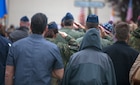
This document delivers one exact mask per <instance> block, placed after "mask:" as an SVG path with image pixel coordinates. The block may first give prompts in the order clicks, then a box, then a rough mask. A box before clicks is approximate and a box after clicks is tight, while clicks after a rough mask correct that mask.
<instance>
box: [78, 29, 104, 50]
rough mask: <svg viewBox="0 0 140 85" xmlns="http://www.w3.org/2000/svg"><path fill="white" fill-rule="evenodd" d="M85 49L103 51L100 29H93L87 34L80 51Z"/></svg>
mask: <svg viewBox="0 0 140 85" xmlns="http://www.w3.org/2000/svg"><path fill="white" fill-rule="evenodd" d="M85 48H95V49H98V50H101V41H100V33H99V30H98V29H96V28H91V29H89V30H88V31H87V32H86V34H85V35H84V37H83V40H82V42H81V45H80V48H79V51H80V50H83V49H85Z"/></svg>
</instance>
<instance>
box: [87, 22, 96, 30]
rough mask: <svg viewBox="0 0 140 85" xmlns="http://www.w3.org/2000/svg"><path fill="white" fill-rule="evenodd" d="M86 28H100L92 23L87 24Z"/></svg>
mask: <svg viewBox="0 0 140 85" xmlns="http://www.w3.org/2000/svg"><path fill="white" fill-rule="evenodd" d="M86 28H87V29H90V28H98V23H91V22H86Z"/></svg>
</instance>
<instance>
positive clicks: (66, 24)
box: [63, 19, 74, 26]
mask: <svg viewBox="0 0 140 85" xmlns="http://www.w3.org/2000/svg"><path fill="white" fill-rule="evenodd" d="M73 22H74V20H72V19H69V20H64V22H63V23H64V26H73Z"/></svg>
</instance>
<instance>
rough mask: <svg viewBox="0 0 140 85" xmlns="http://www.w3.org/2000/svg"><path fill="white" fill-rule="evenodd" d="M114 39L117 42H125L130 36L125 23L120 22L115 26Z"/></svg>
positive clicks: (127, 25) (128, 28) (128, 27)
mask: <svg viewBox="0 0 140 85" xmlns="http://www.w3.org/2000/svg"><path fill="white" fill-rule="evenodd" d="M115 33H116V38H117V40H118V41H125V40H126V39H127V38H128V36H129V34H130V26H129V24H127V23H125V22H120V23H118V24H117V25H116V26H115Z"/></svg>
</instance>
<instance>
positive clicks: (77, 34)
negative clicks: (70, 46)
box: [60, 28, 85, 39]
mask: <svg viewBox="0 0 140 85" xmlns="http://www.w3.org/2000/svg"><path fill="white" fill-rule="evenodd" d="M60 31H62V32H66V33H67V34H68V35H70V36H72V37H73V38H75V39H77V38H80V37H82V36H83V35H84V34H85V33H84V32H79V31H76V30H74V29H71V28H61V29H60Z"/></svg>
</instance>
